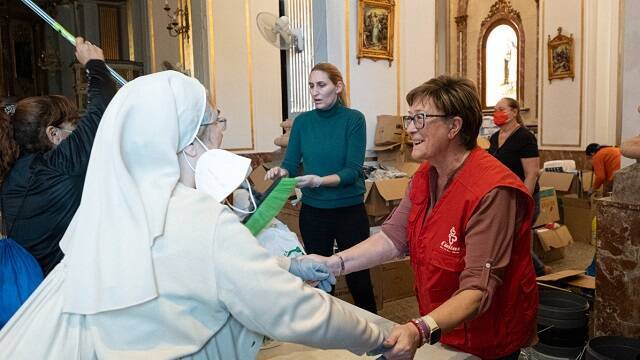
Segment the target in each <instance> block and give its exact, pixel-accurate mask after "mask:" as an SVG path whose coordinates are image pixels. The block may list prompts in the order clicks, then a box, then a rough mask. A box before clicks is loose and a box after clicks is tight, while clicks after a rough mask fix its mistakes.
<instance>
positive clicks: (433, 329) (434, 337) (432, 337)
mask: <svg viewBox="0 0 640 360" xmlns="http://www.w3.org/2000/svg"><path fill="white" fill-rule="evenodd" d="M422 319H424V322H426V323H427V326H428V327H429V334H428V336H427V343H428V344H429V345H433V344H435V343H437V342H438V341H440V336H442V330H440V327H438V324H437V323H436V321H435V320H433V318H432V317H431V316H429V315H426V316H423V317H422Z"/></svg>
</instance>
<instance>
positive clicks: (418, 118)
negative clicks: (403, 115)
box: [414, 113, 426, 129]
mask: <svg viewBox="0 0 640 360" xmlns="http://www.w3.org/2000/svg"><path fill="white" fill-rule="evenodd" d="M414 118H415V120H414V124H415V125H416V129H422V128H423V127H424V120H425V119H426V114H425V113H418V114H416V115H415V116H414Z"/></svg>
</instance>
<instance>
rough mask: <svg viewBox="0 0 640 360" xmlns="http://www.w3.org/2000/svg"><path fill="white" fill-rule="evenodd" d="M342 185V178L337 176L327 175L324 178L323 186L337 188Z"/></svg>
mask: <svg viewBox="0 0 640 360" xmlns="http://www.w3.org/2000/svg"><path fill="white" fill-rule="evenodd" d="M338 185H340V176H338V175H336V174H332V175H327V176H323V177H322V185H320V186H327V187H336V186H338Z"/></svg>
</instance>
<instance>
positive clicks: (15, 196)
mask: <svg viewBox="0 0 640 360" xmlns="http://www.w3.org/2000/svg"><path fill="white" fill-rule="evenodd" d="M76 57H77V59H78V61H79V62H80V63H81V64H82V65H83V66H85V68H86V70H87V74H88V84H89V89H88V93H87V101H88V105H87V110H86V113H85V114H84V115H83V116H82V117H81V118H78V115H77V109H76V108H75V106H74V105H73V104H72V103H71V102H70V101H69V100H67V99H66V98H65V97H63V96H58V95H50V96H37V97H30V98H26V99H23V100H21V101H19V102H18V103H17V104H16V105H15V107H12V108H11V109H6V108H5V111H1V112H0V113H1V114H2V115H1V116H2V118H1V119H0V153H2V160H1V161H0V184H1V187H0V200H1V202H2V210H1V211H2V215H3V221H4V225H5V226H4V227H5V232H6V233H5V235H6V236H9V237H12V238H13V239H15V240H16V242H18V243H19V244H20V245H22V247H24V248H25V249H26V250H27V251H29V252H30V253H31V254H32V255H33V256H34V257H35V258H36V260H37V261H38V263H39V264H40V266H41V268H42V271H43V273H44V274H45V275H46V274H47V273H49V272H50V271H51V270H52V269H53V268H54V267H55V266H56V264H58V262H60V260H61V259H62V252H61V251H60V248H59V247H58V243H59V242H60V239H61V238H62V235H63V234H64V232H65V230H66V229H67V226H68V225H69V222H70V221H71V218H72V217H73V214H74V213H75V211H76V209H77V208H78V206H79V204H80V197H81V195H82V186H83V183H84V177H85V172H86V170H87V163H88V161H89V155H90V153H91V148H92V144H93V139H94V137H95V134H96V131H97V129H98V125H99V124H100V119H101V117H102V113H103V112H104V109H105V108H106V107H107V104H108V103H109V100H110V99H111V97H112V96H113V94H114V93H115V91H116V89H115V85H114V84H113V82H112V81H111V80H110V77H109V73H108V71H107V68H106V66H105V63H104V55H103V54H102V50H101V49H100V48H98V47H97V46H95V45H92V44H91V43H89V42H86V41H84V40H83V39H82V38H77V39H76Z"/></svg>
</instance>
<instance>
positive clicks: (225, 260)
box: [0, 71, 384, 360]
mask: <svg viewBox="0 0 640 360" xmlns="http://www.w3.org/2000/svg"><path fill="white" fill-rule="evenodd" d="M206 108H207V101H206V92H205V89H204V87H203V86H202V85H201V84H200V83H199V82H198V81H197V80H195V79H193V78H189V77H186V76H185V75H183V74H181V73H178V72H175V71H165V72H161V73H156V74H151V75H147V76H143V77H139V78H137V79H135V80H133V81H131V82H129V83H128V84H126V85H125V86H124V87H123V88H122V89H120V91H119V92H118V94H116V96H115V97H114V98H113V100H112V102H111V103H110V105H109V107H108V108H107V110H106V112H105V114H104V120H103V121H102V124H101V126H100V130H99V131H98V134H97V136H96V140H95V145H94V149H93V152H92V153H91V160H90V162H89V168H88V170H87V176H86V180H85V187H84V191H83V194H82V203H81V204H80V207H79V209H78V211H77V212H76V215H75V217H74V218H73V221H72V223H71V225H70V226H69V229H68V230H67V232H66V233H65V235H64V237H63V239H62V241H61V243H60V245H61V248H62V250H63V252H64V254H65V257H64V259H63V261H62V262H61V263H60V264H59V265H58V266H57V267H56V268H55V269H54V270H53V271H52V272H51V274H50V275H49V276H48V277H47V278H46V279H45V280H44V281H43V283H42V284H41V285H40V287H38V289H36V291H35V292H34V294H33V295H32V296H31V297H30V298H29V300H28V301H27V302H26V303H25V305H24V306H22V308H21V309H20V310H19V311H18V312H17V313H16V315H15V316H14V317H13V318H12V319H11V320H10V321H9V323H7V325H6V326H5V327H4V328H3V329H2V331H0V357H2V358H7V359H44V358H46V359H65V360H66V359H96V358H97V359H132V358H139V359H177V358H193V359H242V360H244V359H254V358H255V357H256V354H257V352H258V350H259V349H260V345H261V343H262V336H263V335H267V336H269V337H271V338H274V339H278V340H282V341H289V342H297V343H302V344H305V345H309V346H313V347H318V348H346V349H348V350H351V351H353V352H355V353H363V352H365V351H368V350H371V349H374V348H376V347H378V346H379V345H380V344H381V343H382V341H383V337H384V335H383V333H382V331H381V330H380V329H379V328H378V327H377V326H376V325H374V324H372V323H369V322H367V321H365V320H364V319H362V318H360V317H359V316H357V315H356V314H353V313H350V312H349V311H347V310H346V309H345V308H343V306H342V305H340V303H339V302H338V300H336V299H334V298H332V297H331V296H329V295H327V294H326V293H324V292H322V291H319V290H317V289H313V288H311V287H310V286H307V285H305V284H304V283H303V281H302V280H326V279H328V278H329V277H330V274H329V272H328V269H327V268H326V267H324V266H323V265H321V264H318V263H316V262H313V261H308V260H307V261H303V260H297V259H292V260H289V259H286V258H280V259H275V258H273V257H271V256H269V254H268V253H267V251H266V250H265V249H264V248H262V247H261V246H260V245H259V243H258V242H257V240H256V239H255V238H254V237H253V236H252V235H251V234H250V233H249V230H248V229H247V228H246V227H245V226H244V225H242V224H241V223H240V221H239V219H238V218H237V216H235V215H234V214H233V213H232V212H231V211H230V210H229V209H228V208H227V207H226V206H224V205H222V204H220V201H219V199H216V198H215V197H214V194H211V193H210V192H209V191H208V190H207V188H206V187H200V185H201V184H203V183H202V182H201V180H198V177H199V176H200V175H199V174H200V173H201V172H202V173H207V172H211V171H214V170H216V171H217V172H226V171H228V170H229V169H228V168H218V169H212V168H211V164H215V163H216V161H207V160H206V157H207V156H216V155H215V154H216V153H219V151H215V149H216V148H217V147H218V146H219V145H220V142H221V140H222V130H223V128H224V127H225V122H223V121H222V118H221V117H220V116H219V112H218V111H216V110H213V109H215V108H214V107H211V108H210V109H209V110H208V111H209V112H211V114H212V115H211V116H204V114H205V109H206ZM221 151H222V150H221ZM209 154H214V155H209ZM200 161H204V163H200ZM192 168H195V172H194V170H193V169H192ZM240 181H241V180H240ZM237 185H238V184H236V186H237ZM284 269H287V270H289V271H286V270H284ZM292 274H294V275H297V276H298V277H296V276H293V275H292Z"/></svg>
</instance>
